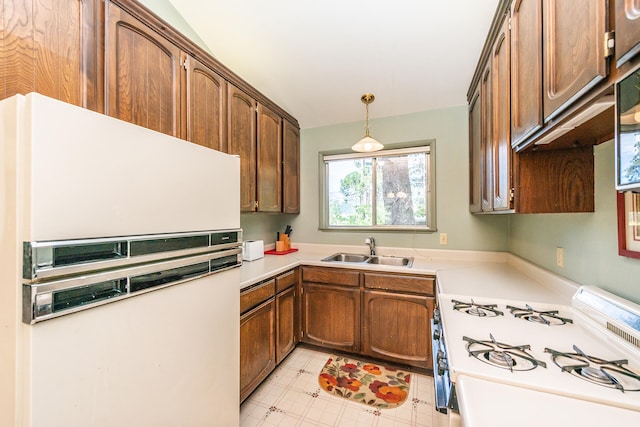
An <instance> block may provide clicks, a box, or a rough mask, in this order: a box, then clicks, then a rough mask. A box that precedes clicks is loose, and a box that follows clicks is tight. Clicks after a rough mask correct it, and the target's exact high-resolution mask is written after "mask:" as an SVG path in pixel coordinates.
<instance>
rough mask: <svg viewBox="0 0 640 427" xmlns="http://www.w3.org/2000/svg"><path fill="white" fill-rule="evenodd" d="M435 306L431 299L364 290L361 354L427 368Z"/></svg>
mask: <svg viewBox="0 0 640 427" xmlns="http://www.w3.org/2000/svg"><path fill="white" fill-rule="evenodd" d="M434 303H435V298H433V297H427V296H421V295H406V294H398V293H392V292H382V291H372V290H365V291H364V297H363V310H362V311H363V313H362V319H363V321H362V353H363V354H365V355H368V356H373V357H377V358H381V359H385V360H389V361H392V362H398V363H404V364H408V365H412V366H418V367H421V368H430V367H431V332H430V331H431V329H430V320H431V317H432V315H433V309H434Z"/></svg>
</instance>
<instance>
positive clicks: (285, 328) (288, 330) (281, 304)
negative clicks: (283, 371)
mask: <svg viewBox="0 0 640 427" xmlns="http://www.w3.org/2000/svg"><path fill="white" fill-rule="evenodd" d="M296 306H297V287H295V286H293V287H291V288H289V289H287V290H286V291H283V292H281V293H279V294H278V295H277V296H276V313H277V323H276V364H279V363H280V362H282V360H283V359H284V358H285V357H287V355H288V354H289V353H291V351H292V350H293V349H294V347H295V346H296V342H297V339H296V336H297V334H296V331H297V330H298V325H297V322H296V319H297V316H296Z"/></svg>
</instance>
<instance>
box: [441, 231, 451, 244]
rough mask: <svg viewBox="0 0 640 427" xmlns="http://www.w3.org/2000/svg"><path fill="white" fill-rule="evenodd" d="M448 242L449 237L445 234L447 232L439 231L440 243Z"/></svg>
mask: <svg viewBox="0 0 640 427" xmlns="http://www.w3.org/2000/svg"><path fill="white" fill-rule="evenodd" d="M448 243H449V237H448V236H447V233H440V244H441V245H446V244H448Z"/></svg>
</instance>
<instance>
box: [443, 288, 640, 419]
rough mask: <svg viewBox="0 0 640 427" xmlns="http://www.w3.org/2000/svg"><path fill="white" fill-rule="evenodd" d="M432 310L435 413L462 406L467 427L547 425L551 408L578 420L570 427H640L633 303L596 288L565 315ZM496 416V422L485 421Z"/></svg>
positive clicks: (516, 308) (454, 300) (478, 305)
mask: <svg viewBox="0 0 640 427" xmlns="http://www.w3.org/2000/svg"><path fill="white" fill-rule="evenodd" d="M438 302H439V316H440V319H441V321H440V322H439V323H438V322H437V320H438V319H437V316H436V324H435V325H434V328H435V330H436V336H435V338H436V339H438V338H439V339H438V340H437V342H434V348H435V351H434V353H435V366H434V377H435V379H436V384H438V383H439V388H440V390H439V394H440V401H439V402H437V403H438V404H439V406H440V408H439V409H440V410H441V411H444V410H445V408H444V405H446V406H448V407H449V409H448V410H451V409H450V408H451V407H454V408H456V409H457V407H458V403H459V409H460V412H461V414H462V418H463V421H464V425H465V426H473V425H478V426H481V425H502V424H501V423H500V421H504V425H508V424H509V423H516V422H517V423H518V425H523V424H522V421H523V420H524V419H527V420H529V422H531V423H533V424H537V425H540V424H538V423H537V422H541V423H547V424H546V425H549V424H548V422H549V419H548V416H549V413H550V410H551V409H553V408H554V407H555V406H558V407H561V408H563V411H569V412H572V413H575V414H574V418H572V421H571V422H572V423H575V425H598V423H601V422H611V419H610V418H609V417H611V416H615V417H618V419H624V420H633V421H637V422H636V423H635V424H634V425H640V306H638V305H637V304H633V303H631V302H629V301H626V300H623V299H621V298H618V297H616V296H614V295H612V294H609V293H607V292H604V291H602V290H600V289H598V288H592V287H582V288H580V289H579V290H578V292H577V293H576V294H575V295H574V297H573V300H572V305H571V306H562V305H552V304H544V303H537V302H531V303H529V302H526V301H512V300H499V299H489V298H480V297H478V298H472V297H469V296H461V295H453V294H440V295H439V296H438ZM447 383H448V384H449V385H453V387H452V390H453V392H452V393H451V395H450V396H447V391H448V390H447V388H448V385H447ZM479 390H484V391H483V392H480V391H479ZM443 391H444V393H443ZM437 394H438V390H437ZM443 395H444V397H443ZM456 395H457V396H456ZM525 399H526V400H525ZM492 407H493V408H495V409H496V410H497V411H498V413H495V412H494V414H493V416H492V418H491V419H485V418H482V414H484V413H485V412H487V411H486V410H487V408H492ZM585 408H588V409H589V410H585ZM496 416H497V418H496ZM575 416H577V417H579V418H577V419H576V418H575ZM580 417H582V418H583V419H581V418H580ZM552 419H553V418H552ZM555 419H556V420H559V419H558V418H555ZM581 423H582V424H581ZM525 425H526V423H525ZM551 425H554V424H551ZM558 425H566V424H558Z"/></svg>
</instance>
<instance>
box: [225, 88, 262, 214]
mask: <svg viewBox="0 0 640 427" xmlns="http://www.w3.org/2000/svg"><path fill="white" fill-rule="evenodd" d="M228 87H229V89H228V96H227V102H228V108H227V111H228V119H227V125H228V129H229V131H228V137H229V154H235V155H237V156H240V210H241V211H242V212H253V211H255V210H256V206H255V205H256V101H255V100H254V99H253V98H251V97H250V96H249V95H247V94H246V93H244V92H243V91H241V90H240V89H238V88H236V87H235V86H233V85H232V84H229V85H228Z"/></svg>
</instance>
